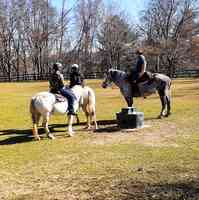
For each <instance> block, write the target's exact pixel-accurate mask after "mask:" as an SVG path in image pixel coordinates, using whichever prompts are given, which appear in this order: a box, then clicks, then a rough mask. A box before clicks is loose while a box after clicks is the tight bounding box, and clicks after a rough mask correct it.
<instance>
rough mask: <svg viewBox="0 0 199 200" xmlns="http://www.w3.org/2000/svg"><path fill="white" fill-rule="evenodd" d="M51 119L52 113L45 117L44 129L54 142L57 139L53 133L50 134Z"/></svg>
mask: <svg viewBox="0 0 199 200" xmlns="http://www.w3.org/2000/svg"><path fill="white" fill-rule="evenodd" d="M49 119H50V113H47V114H46V116H45V117H44V121H43V125H44V129H45V131H46V135H47V137H48V138H50V139H52V140H53V139H55V137H54V135H53V134H52V133H50V130H49V128H48V123H49Z"/></svg>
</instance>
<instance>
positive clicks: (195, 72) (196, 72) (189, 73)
mask: <svg viewBox="0 0 199 200" xmlns="http://www.w3.org/2000/svg"><path fill="white" fill-rule="evenodd" d="M49 76H50V74H48V73H47V74H43V75H42V76H41V75H38V74H23V75H18V76H17V75H12V77H11V78H10V79H9V78H8V77H5V76H0V82H17V81H36V80H48V79H49ZM84 77H85V79H102V78H103V73H101V72H92V73H87V74H85V75H84ZM191 77H199V69H184V70H178V71H176V73H175V74H174V78H191ZM64 78H65V79H66V80H67V79H68V78H69V75H68V73H64Z"/></svg>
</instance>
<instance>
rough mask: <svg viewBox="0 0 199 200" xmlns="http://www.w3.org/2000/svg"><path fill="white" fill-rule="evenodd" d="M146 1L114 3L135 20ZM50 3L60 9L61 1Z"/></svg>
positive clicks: (69, 2)
mask: <svg viewBox="0 0 199 200" xmlns="http://www.w3.org/2000/svg"><path fill="white" fill-rule="evenodd" d="M148 1H149V0H117V1H116V0H115V2H117V3H118V4H119V5H121V8H122V9H124V10H126V11H127V13H128V15H129V16H130V17H132V18H135V19H138V18H139V12H140V11H141V10H143V9H144V7H145V6H146V5H147V2H148ZM51 2H52V4H53V5H54V6H56V7H57V8H60V7H61V4H62V0H51ZM74 2H75V0H66V4H69V5H70V6H72V5H73V4H74ZM104 2H105V3H107V4H109V2H110V1H109V0H104ZM67 7H68V6H67Z"/></svg>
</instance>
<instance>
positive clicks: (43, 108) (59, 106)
mask: <svg viewBox="0 0 199 200" xmlns="http://www.w3.org/2000/svg"><path fill="white" fill-rule="evenodd" d="M71 90H72V91H73V93H74V95H75V97H76V101H75V103H74V110H75V112H77V111H78V110H79V108H80V107H81V108H82V110H83V111H84V113H85V115H86V118H87V127H86V128H88V129H90V128H91V122H92V121H94V125H95V129H97V122H96V110H95V93H94V91H93V90H92V89H91V88H90V87H88V86H85V87H81V86H78V85H76V86H74V87H73V88H72V89H71ZM67 109H68V101H67V100H66V101H64V102H57V101H56V97H55V95H54V94H52V93H50V92H40V93H37V94H36V95H34V96H33V97H32V98H31V102H30V113H31V116H32V122H33V136H34V137H35V139H37V140H40V137H39V134H38V127H37V126H38V124H39V120H40V117H43V124H42V126H43V127H44V128H45V131H46V134H47V136H48V137H49V138H51V139H54V135H53V134H52V133H50V130H49V128H48V123H49V119H50V116H51V115H52V114H63V115H66V111H67ZM73 118H74V116H73V115H68V134H69V136H73V135H74V131H73V128H72V124H73Z"/></svg>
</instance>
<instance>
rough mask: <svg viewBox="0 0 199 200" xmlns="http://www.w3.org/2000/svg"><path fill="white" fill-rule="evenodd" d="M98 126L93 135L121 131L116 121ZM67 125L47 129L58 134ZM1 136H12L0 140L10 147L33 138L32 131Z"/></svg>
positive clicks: (11, 131)
mask: <svg viewBox="0 0 199 200" xmlns="http://www.w3.org/2000/svg"><path fill="white" fill-rule="evenodd" d="M155 119H157V118H146V119H145V121H149V120H155ZM97 123H98V125H99V126H101V127H100V128H99V129H97V130H96V131H95V133H104V132H108V133H114V132H118V131H120V130H121V129H120V128H119V126H118V125H117V120H115V119H112V120H98V121H97ZM85 125H86V122H80V123H76V124H74V126H85ZM65 127H67V124H51V125H49V129H50V131H51V132H52V133H58V132H60V133H61V132H65V130H55V129H56V128H65ZM38 132H39V135H44V134H45V130H44V129H43V128H42V127H40V128H39V129H38ZM2 136H12V137H9V138H6V139H3V140H0V145H12V144H19V143H25V142H32V141H34V137H33V136H32V129H23V130H20V129H7V130H0V138H1V137H2Z"/></svg>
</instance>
